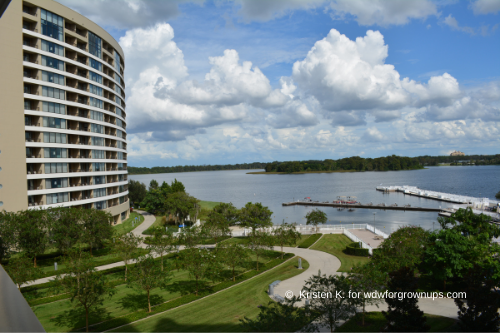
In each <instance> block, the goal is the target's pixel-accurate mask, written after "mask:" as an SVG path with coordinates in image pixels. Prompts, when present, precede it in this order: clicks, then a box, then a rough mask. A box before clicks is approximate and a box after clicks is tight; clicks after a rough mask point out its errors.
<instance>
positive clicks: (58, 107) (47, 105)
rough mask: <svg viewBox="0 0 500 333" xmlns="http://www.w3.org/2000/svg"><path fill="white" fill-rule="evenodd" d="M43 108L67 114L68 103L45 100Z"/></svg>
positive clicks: (47, 110)
mask: <svg viewBox="0 0 500 333" xmlns="http://www.w3.org/2000/svg"><path fill="white" fill-rule="evenodd" d="M42 109H43V111H45V112H52V113H57V114H66V105H64V104H59V103H52V102H43V104H42Z"/></svg>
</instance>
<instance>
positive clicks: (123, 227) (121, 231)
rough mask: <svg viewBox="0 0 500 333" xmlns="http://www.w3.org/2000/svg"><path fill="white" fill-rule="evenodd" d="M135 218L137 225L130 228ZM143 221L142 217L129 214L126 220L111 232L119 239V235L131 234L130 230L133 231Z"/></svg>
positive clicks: (134, 213) (133, 213) (137, 214)
mask: <svg viewBox="0 0 500 333" xmlns="http://www.w3.org/2000/svg"><path fill="white" fill-rule="evenodd" d="M136 217H137V218H138V219H137V220H138V221H139V223H135V224H134V226H132V221H135V218H136ZM143 221H144V216H142V215H141V214H139V213H136V212H132V213H130V216H129V218H128V219H126V220H125V221H123V222H122V223H121V224H118V225H116V226H114V227H113V230H114V232H115V233H116V236H117V237H120V236H121V235H125V234H127V233H129V232H131V231H132V230H134V229H135V228H136V227H138V226H139V225H140V224H141V223H142V222H143Z"/></svg>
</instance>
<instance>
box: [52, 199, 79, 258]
mask: <svg viewBox="0 0 500 333" xmlns="http://www.w3.org/2000/svg"><path fill="white" fill-rule="evenodd" d="M47 214H48V218H49V220H50V221H51V224H52V225H51V231H52V240H53V241H54V245H55V246H56V248H57V249H58V250H59V251H60V252H61V253H62V254H66V253H68V251H69V250H70V249H71V248H72V247H73V246H74V245H75V244H76V243H78V241H79V240H80V237H81V236H82V234H83V224H82V219H83V217H84V215H83V214H84V210H83V209H78V208H73V207H68V208H53V209H49V210H47Z"/></svg>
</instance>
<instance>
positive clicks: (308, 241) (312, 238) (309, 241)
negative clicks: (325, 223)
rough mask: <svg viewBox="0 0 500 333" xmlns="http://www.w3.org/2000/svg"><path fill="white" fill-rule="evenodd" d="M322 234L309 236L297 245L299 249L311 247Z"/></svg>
mask: <svg viewBox="0 0 500 333" xmlns="http://www.w3.org/2000/svg"><path fill="white" fill-rule="evenodd" d="M322 235H323V234H314V235H311V236H309V237H308V238H307V239H305V240H304V241H303V242H302V243H300V244H299V246H298V247H299V248H301V249H307V248H309V247H310V246H311V245H313V244H314V243H316V241H317V240H318V239H320V237H321V236H322Z"/></svg>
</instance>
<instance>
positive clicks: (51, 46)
mask: <svg viewBox="0 0 500 333" xmlns="http://www.w3.org/2000/svg"><path fill="white" fill-rule="evenodd" d="M42 51H45V52H50V53H54V54H57V55H58V56H61V57H64V47H63V46H61V45H58V44H56V43H52V42H48V41H46V40H43V39H42Z"/></svg>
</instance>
